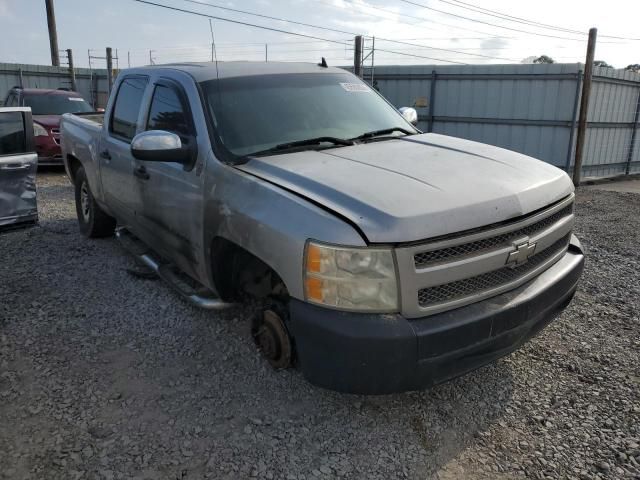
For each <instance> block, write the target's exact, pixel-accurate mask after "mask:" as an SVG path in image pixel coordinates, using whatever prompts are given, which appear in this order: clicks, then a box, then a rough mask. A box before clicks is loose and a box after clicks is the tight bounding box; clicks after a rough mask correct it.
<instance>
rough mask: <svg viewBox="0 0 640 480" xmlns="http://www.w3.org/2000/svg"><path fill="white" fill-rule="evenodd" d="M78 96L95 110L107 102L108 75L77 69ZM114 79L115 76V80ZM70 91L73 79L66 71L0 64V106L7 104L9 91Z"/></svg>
mask: <svg viewBox="0 0 640 480" xmlns="http://www.w3.org/2000/svg"><path fill="white" fill-rule="evenodd" d="M75 71H76V84H77V90H78V92H79V93H80V94H81V95H82V96H83V97H84V98H85V100H87V101H88V102H89V103H91V104H92V105H94V107H95V108H98V107H104V106H105V105H106V101H107V97H108V94H107V89H108V88H107V71H106V70H104V69H100V70H96V69H94V70H89V69H88V68H76V69H75ZM114 78H115V76H114ZM16 85H20V86H22V87H23V88H71V76H70V73H69V69H68V68H66V67H50V66H44V65H22V64H17V63H0V102H4V99H5V98H6V96H7V92H8V91H9V89H10V88H12V87H14V86H16Z"/></svg>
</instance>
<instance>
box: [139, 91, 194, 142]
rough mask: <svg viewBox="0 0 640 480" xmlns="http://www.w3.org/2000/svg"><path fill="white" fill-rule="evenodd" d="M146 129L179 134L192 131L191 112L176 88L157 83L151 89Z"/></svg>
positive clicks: (187, 133)
mask: <svg viewBox="0 0 640 480" xmlns="http://www.w3.org/2000/svg"><path fill="white" fill-rule="evenodd" d="M147 130H165V131H167V132H172V133H175V134H177V135H180V136H188V135H190V134H191V133H192V128H191V114H190V113H189V111H188V110H187V109H185V107H184V104H183V102H182V100H181V98H180V95H179V94H178V91H177V89H176V88H173V87H171V86H169V85H164V84H158V85H156V87H155V89H154V91H153V98H152V99H151V107H150V108H149V120H148V121H147Z"/></svg>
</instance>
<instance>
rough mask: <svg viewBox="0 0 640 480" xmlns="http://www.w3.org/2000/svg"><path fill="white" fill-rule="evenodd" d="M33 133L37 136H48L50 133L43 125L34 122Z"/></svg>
mask: <svg viewBox="0 0 640 480" xmlns="http://www.w3.org/2000/svg"><path fill="white" fill-rule="evenodd" d="M33 135H34V136H36V137H48V136H49V133H48V132H47V130H46V129H45V128H44V127H43V126H42V125H40V124H39V123H35V122H33Z"/></svg>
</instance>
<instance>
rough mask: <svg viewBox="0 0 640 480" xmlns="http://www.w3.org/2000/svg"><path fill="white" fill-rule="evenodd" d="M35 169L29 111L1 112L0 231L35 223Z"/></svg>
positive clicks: (9, 108)
mask: <svg viewBox="0 0 640 480" xmlns="http://www.w3.org/2000/svg"><path fill="white" fill-rule="evenodd" d="M37 168H38V155H37V154H36V148H35V140H34V136H33V120H32V118H31V109H30V108H29V107H5V108H0V231H2V230H4V229H8V228H15V227H18V226H26V225H33V224H35V223H36V222H37V221H38V205H37V202H36V170H37Z"/></svg>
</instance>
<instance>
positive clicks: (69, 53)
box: [67, 48, 78, 92]
mask: <svg viewBox="0 0 640 480" xmlns="http://www.w3.org/2000/svg"><path fill="white" fill-rule="evenodd" d="M67 63H68V64H69V76H70V77H71V90H73V91H74V92H76V91H77V90H78V88H77V85H76V71H75V69H74V68H73V51H71V49H70V48H67Z"/></svg>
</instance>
